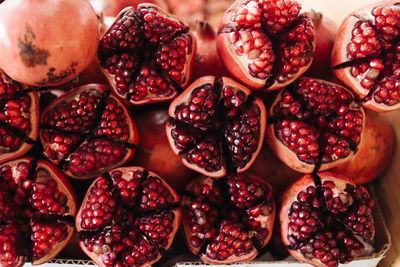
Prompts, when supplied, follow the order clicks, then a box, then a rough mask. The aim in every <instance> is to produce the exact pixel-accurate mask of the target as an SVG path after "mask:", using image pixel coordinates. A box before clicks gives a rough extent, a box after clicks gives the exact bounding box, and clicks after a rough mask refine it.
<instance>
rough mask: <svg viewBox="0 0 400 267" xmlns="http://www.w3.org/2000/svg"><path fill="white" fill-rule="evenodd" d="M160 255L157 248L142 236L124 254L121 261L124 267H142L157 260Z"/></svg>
mask: <svg viewBox="0 0 400 267" xmlns="http://www.w3.org/2000/svg"><path fill="white" fill-rule="evenodd" d="M158 255H159V252H158V249H157V247H156V246H154V245H152V244H151V243H150V242H149V241H148V240H147V239H145V238H144V237H143V236H140V237H139V238H138V240H137V241H136V242H135V243H133V244H132V246H131V247H130V248H129V250H128V251H125V252H123V253H122V255H121V261H122V262H123V266H141V265H144V264H145V263H148V262H151V261H153V260H155V259H156V258H157V256H158Z"/></svg>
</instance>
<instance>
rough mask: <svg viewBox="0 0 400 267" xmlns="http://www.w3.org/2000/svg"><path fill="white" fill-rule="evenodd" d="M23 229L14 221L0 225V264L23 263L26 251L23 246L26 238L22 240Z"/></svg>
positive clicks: (14, 264)
mask: <svg viewBox="0 0 400 267" xmlns="http://www.w3.org/2000/svg"><path fill="white" fill-rule="evenodd" d="M22 231H23V229H21V227H19V226H18V224H16V223H7V224H6V225H2V226H0V244H2V245H1V246H0V264H1V266H7V267H11V266H18V264H19V263H21V262H22V263H24V262H25V260H26V258H27V256H28V251H27V249H26V248H23V246H24V245H25V244H26V242H27V240H23V235H24V233H23V232H22Z"/></svg>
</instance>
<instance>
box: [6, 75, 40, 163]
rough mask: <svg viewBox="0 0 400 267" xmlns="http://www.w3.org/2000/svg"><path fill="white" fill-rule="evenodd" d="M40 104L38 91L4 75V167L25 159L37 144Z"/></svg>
mask: <svg viewBox="0 0 400 267" xmlns="http://www.w3.org/2000/svg"><path fill="white" fill-rule="evenodd" d="M38 128H39V100H38V95H37V93H36V92H35V91H32V90H26V88H25V86H23V85H21V84H19V83H17V82H14V81H12V80H11V79H10V78H9V77H7V76H6V75H5V74H4V73H3V72H1V71H0V164H1V163H4V162H6V161H9V160H12V159H15V158H18V157H21V156H22V155H24V154H25V153H26V152H27V151H28V150H29V149H31V147H32V145H33V144H34V143H35V141H36V138H37V135H38V130H39V129H38Z"/></svg>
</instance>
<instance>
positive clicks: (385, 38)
mask: <svg viewBox="0 0 400 267" xmlns="http://www.w3.org/2000/svg"><path fill="white" fill-rule="evenodd" d="M399 35H400V7H399V6H398V3H397V1H394V0H390V1H382V2H377V3H373V4H371V5H368V6H366V7H363V8H361V9H359V10H356V11H354V12H353V13H351V14H350V15H349V16H348V17H347V18H346V19H345V20H344V21H343V22H342V24H341V26H340V29H339V31H338V35H337V38H336V40H335V45H334V48H333V52H332V59H331V64H332V67H333V69H334V72H335V74H336V76H337V77H338V78H339V79H340V80H341V81H342V82H343V83H344V84H346V85H347V86H348V87H350V88H351V89H352V90H353V91H354V93H355V94H356V95H357V96H358V97H359V98H360V99H361V101H362V103H363V106H365V107H366V108H369V109H372V110H374V111H378V112H385V111H391V110H395V109H398V108H399V107H400V95H399V92H400V86H399V73H400V72H399V64H398V61H399V57H400V44H399V42H398V39H399V38H398V36H399Z"/></svg>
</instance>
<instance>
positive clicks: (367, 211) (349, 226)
mask: <svg viewBox="0 0 400 267" xmlns="http://www.w3.org/2000/svg"><path fill="white" fill-rule="evenodd" d="M329 175H332V176H334V174H332V173H330V174H329ZM307 177H308V178H307V179H308V184H309V185H308V186H306V187H304V185H303V188H302V185H301V180H302V179H303V180H305V179H304V178H301V179H300V180H299V181H300V182H297V184H299V191H294V190H293V191H292V193H296V195H295V196H290V195H287V194H286V195H285V196H284V197H285V198H286V197H287V198H293V199H292V200H289V201H287V202H285V201H284V205H286V204H287V205H289V206H288V207H285V208H283V209H282V213H281V220H284V221H283V222H284V223H283V224H282V228H283V229H284V230H283V234H286V236H283V238H284V239H285V241H284V242H285V244H286V245H287V246H288V248H289V250H290V251H291V252H292V251H296V253H300V255H301V256H296V258H298V259H299V257H304V258H303V259H301V258H300V260H302V261H304V260H305V261H306V262H308V263H315V264H316V265H317V266H338V264H339V263H341V264H344V263H348V262H350V261H352V260H354V259H355V258H357V257H358V256H359V255H360V254H361V253H362V252H363V251H364V250H365V248H366V243H368V242H369V240H372V239H373V237H374V233H375V228H374V221H373V218H372V207H373V205H374V201H373V200H372V199H371V197H370V196H369V194H368V192H367V191H366V190H365V189H364V188H363V187H362V186H360V185H353V184H351V183H350V182H348V183H347V182H346V180H340V179H338V178H336V179H330V177H326V176H325V177H324V178H321V182H322V184H321V185H314V184H313V180H312V178H310V177H311V175H307ZM317 179H319V177H318V176H317ZM292 187H294V188H297V187H296V183H295V185H294V186H292ZM290 190H292V189H290Z"/></svg>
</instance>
